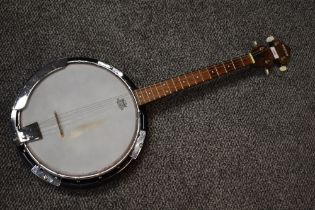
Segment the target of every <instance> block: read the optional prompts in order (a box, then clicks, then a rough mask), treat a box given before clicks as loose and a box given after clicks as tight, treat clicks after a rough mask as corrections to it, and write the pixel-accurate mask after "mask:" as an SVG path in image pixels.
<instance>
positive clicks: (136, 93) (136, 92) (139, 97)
mask: <svg viewBox="0 0 315 210" xmlns="http://www.w3.org/2000/svg"><path fill="white" fill-rule="evenodd" d="M139 93H140V92H139V91H135V96H136V98H137V101H138V103H139V104H142V97H141V95H139Z"/></svg>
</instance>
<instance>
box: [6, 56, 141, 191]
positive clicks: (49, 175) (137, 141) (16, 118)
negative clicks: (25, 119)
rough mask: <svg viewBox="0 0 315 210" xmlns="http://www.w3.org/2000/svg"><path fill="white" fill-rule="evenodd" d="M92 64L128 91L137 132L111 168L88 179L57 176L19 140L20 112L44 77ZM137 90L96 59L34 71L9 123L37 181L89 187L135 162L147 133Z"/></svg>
mask: <svg viewBox="0 0 315 210" xmlns="http://www.w3.org/2000/svg"><path fill="white" fill-rule="evenodd" d="M80 63H84V64H92V65H96V66H98V67H100V68H102V69H104V70H107V71H109V72H111V73H112V74H113V75H115V76H116V77H117V78H119V79H120V80H121V81H122V82H123V83H124V85H125V86H126V88H127V89H128V90H129V92H130V94H131V96H132V98H133V101H134V105H135V108H136V109H137V110H136V111H137V119H136V120H137V128H136V131H135V135H134V136H133V140H132V144H131V146H130V147H129V148H128V150H127V152H126V153H125V155H124V156H123V157H122V158H120V160H119V159H118V161H117V162H116V163H115V164H114V165H113V166H111V167H110V168H107V169H104V170H100V171H97V172H96V173H94V174H91V175H83V176H71V175H65V174H61V173H57V172H55V171H53V170H51V169H49V168H47V167H46V166H44V165H43V164H41V163H40V162H39V161H38V160H37V159H36V158H35V157H34V155H33V154H32V152H31V151H30V150H29V148H28V146H27V142H28V140H27V141H23V140H21V137H23V135H24V133H22V132H21V131H20V127H21V117H20V115H21V111H22V110H23V108H24V107H25V106H26V104H27V100H28V99H29V97H30V95H31V93H32V91H33V90H34V88H35V87H36V86H37V85H38V84H39V83H40V82H41V81H42V80H44V79H45V78H46V77H48V76H49V75H51V74H52V73H55V72H57V71H59V70H62V69H64V68H65V67H66V66H68V65H69V64H80ZM135 89H136V86H135V85H134V84H133V83H132V81H131V80H130V79H129V78H128V77H127V76H126V75H124V74H123V73H122V72H120V71H119V70H117V69H116V68H114V67H113V66H111V65H109V64H106V63H104V62H101V61H99V60H97V59H91V58H83V57H74V58H64V59H60V60H57V61H54V62H51V63H49V64H47V65H45V66H43V67H42V68H41V69H40V70H39V71H37V72H36V73H35V74H34V75H33V76H32V77H31V78H30V79H29V80H28V81H27V82H26V84H25V86H24V87H23V88H22V89H21V90H20V92H19V94H18V96H17V99H16V101H15V103H14V106H13V108H12V112H11V121H12V123H13V128H14V131H15V135H16V136H15V138H14V141H15V142H16V143H17V145H18V147H19V149H20V151H21V152H22V154H23V156H24V157H25V158H26V159H27V161H28V162H29V163H30V164H31V165H32V172H33V173H34V174H35V175H36V176H38V177H39V178H42V179H43V180H45V181H47V182H49V183H50V184H53V185H56V186H59V185H60V184H70V185H82V184H91V183H94V182H99V181H100V180H103V179H107V178H110V177H112V176H114V175H115V174H117V173H119V172H120V171H122V170H123V169H124V168H126V167H127V165H129V164H130V162H132V160H134V159H136V158H137V156H138V155H139V153H140V151H141V148H142V145H143V142H144V139H145V135H146V131H145V110H144V107H143V106H141V107H140V106H139V104H138V102H137V100H136V97H135V95H134V93H133V90H135Z"/></svg>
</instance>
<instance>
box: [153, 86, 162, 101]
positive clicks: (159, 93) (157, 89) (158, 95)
mask: <svg viewBox="0 0 315 210" xmlns="http://www.w3.org/2000/svg"><path fill="white" fill-rule="evenodd" d="M154 87H155V89H156V92H157V93H158V96H159V98H161V95H160V92H159V90H158V89H157V87H156V84H154Z"/></svg>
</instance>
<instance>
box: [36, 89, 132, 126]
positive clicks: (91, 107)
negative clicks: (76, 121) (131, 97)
mask: <svg viewBox="0 0 315 210" xmlns="http://www.w3.org/2000/svg"><path fill="white" fill-rule="evenodd" d="M128 94H129V93H126V94H121V95H118V96H114V97H111V98H108V99H105V100H101V101H97V102H95V103H92V104H89V105H87V106H82V107H79V108H76V109H72V110H69V111H67V112H64V113H59V114H58V116H59V117H60V118H61V119H64V118H66V117H69V116H71V115H73V114H77V113H79V112H81V111H85V110H89V109H93V108H96V107H98V106H104V105H106V104H107V103H112V102H113V101H114V99H115V98H119V97H121V96H126V95H128ZM51 122H55V118H54V117H51V118H48V119H46V120H44V121H41V122H39V124H42V125H46V124H49V123H51Z"/></svg>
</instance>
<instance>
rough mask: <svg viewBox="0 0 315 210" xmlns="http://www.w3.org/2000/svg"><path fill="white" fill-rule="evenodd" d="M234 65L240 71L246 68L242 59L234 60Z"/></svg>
mask: <svg viewBox="0 0 315 210" xmlns="http://www.w3.org/2000/svg"><path fill="white" fill-rule="evenodd" d="M233 64H234V66H235V69H239V68H242V67H244V66H243V62H242V60H241V59H240V58H236V59H233Z"/></svg>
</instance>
